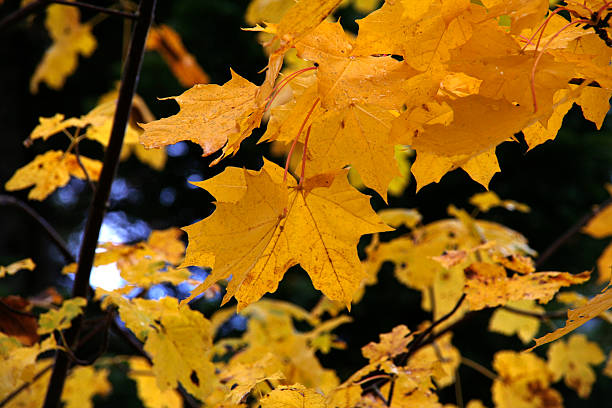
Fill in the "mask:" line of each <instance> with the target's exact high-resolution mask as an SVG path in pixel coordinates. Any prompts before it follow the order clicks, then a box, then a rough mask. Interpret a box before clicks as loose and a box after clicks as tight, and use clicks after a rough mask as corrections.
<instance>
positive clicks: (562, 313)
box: [501, 305, 567, 320]
mask: <svg viewBox="0 0 612 408" xmlns="http://www.w3.org/2000/svg"><path fill="white" fill-rule="evenodd" d="M501 308H502V309H505V310H507V311H509V312H512V313H516V314H519V315H523V316H530V317H535V318H537V319H540V320H548V319H561V318H564V317H566V316H567V310H556V311H554V312H547V313H539V312H532V311H530V310H521V309H517V308H514V307H512V306H508V305H505V306H502V307H501Z"/></svg>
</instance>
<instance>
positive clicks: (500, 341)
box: [0, 0, 612, 407]
mask: <svg viewBox="0 0 612 408" xmlns="http://www.w3.org/2000/svg"><path fill="white" fill-rule="evenodd" d="M5 3H6V4H5V5H4V6H1V7H0V16H3V15H6V14H7V13H8V12H10V11H11V10H14V9H15V8H16V7H17V3H18V2H17V1H6V2H5ZM158 3H159V4H158V11H157V17H156V21H157V22H159V23H164V24H168V25H170V26H171V27H173V28H174V29H175V30H176V31H178V32H179V34H180V35H181V36H182V39H183V42H184V43H185V45H186V47H187V49H188V50H189V51H190V52H192V53H193V54H194V55H195V57H196V58H197V60H198V62H199V63H200V65H201V66H202V67H203V69H204V70H205V71H206V73H207V74H208V75H209V76H210V78H211V82H212V83H218V84H221V83H224V82H226V81H227V80H228V79H229V78H230V73H229V68H230V67H231V68H233V69H234V70H235V71H236V72H238V73H239V74H240V75H242V76H244V77H245V78H247V79H249V80H250V81H252V82H255V83H259V82H261V80H262V75H261V74H258V72H259V71H260V70H261V69H262V68H264V67H265V65H266V59H265V56H264V54H263V52H262V50H261V47H260V46H259V45H258V44H257V42H256V38H255V35H254V34H253V33H251V32H246V31H241V30H240V27H245V26H246V25H247V24H246V23H245V22H244V19H243V16H244V11H245V8H246V6H247V4H248V2H247V1H246V0H243V1H241V0H232V1H229V0H226V1H217V0H182V1H160V2H158ZM97 4H101V5H110V4H112V3H110V2H105V1H101V2H98V3H97ZM82 14H83V18H82V20H83V21H87V20H88V19H89V18H91V17H92V16H93V15H94V14H93V13H91V12H83V13H82ZM337 15H338V16H341V21H342V22H343V23H346V27H347V28H348V29H352V30H354V29H355V24H354V23H352V22H353V20H354V18H355V17H357V16H358V14H357V13H356V12H355V11H353V10H352V9H350V8H349V9H342V10H340V11H339V12H338V13H337ZM43 21H44V18H43V16H42V15H41V16H37V17H35V18H34V19H33V20H31V21H29V22H21V23H19V24H18V25H16V26H14V27H12V28H11V29H9V30H6V31H4V32H0V97H1V98H2V99H1V102H0V164H1V165H0V190H3V187H2V186H3V185H4V183H5V182H6V181H7V180H8V179H9V178H10V177H11V175H12V174H13V173H14V171H15V170H16V169H17V168H19V167H21V166H23V165H25V164H26V163H28V162H29V161H31V160H32V159H33V158H34V157H35V156H36V155H37V154H40V153H42V152H44V151H46V150H49V149H50V148H55V149H61V148H66V146H67V139H66V138H64V137H62V136H55V137H53V138H51V139H50V140H49V141H48V142H46V143H43V142H37V143H35V144H34V145H33V146H32V147H30V148H25V147H24V146H23V144H22V142H23V140H25V139H26V138H27V136H28V135H29V133H30V132H31V130H32V129H33V128H34V127H35V125H36V124H37V122H38V117H39V116H52V115H54V114H55V113H57V112H61V113H64V114H65V115H66V117H70V116H80V115H82V114H84V113H86V112H87V111H89V110H90V109H91V108H92V107H93V106H95V104H96V101H97V99H98V97H99V96H101V95H102V94H104V93H106V92H108V91H109V90H111V89H112V88H113V87H114V85H115V83H116V81H118V79H119V72H120V60H121V54H122V27H123V23H122V21H121V20H120V19H119V18H117V17H109V18H107V19H106V20H105V21H103V22H101V23H100V24H98V25H97V26H96V27H95V29H94V34H95V36H96V37H97V39H98V48H97V49H96V51H95V52H94V54H93V55H92V57H90V58H86V59H83V58H80V62H79V67H78V70H77V72H76V73H75V74H74V75H72V76H70V77H69V78H68V80H67V82H66V85H65V86H64V88H63V89H62V90H61V91H53V90H49V89H48V88H46V86H45V85H41V87H40V91H39V93H38V94H36V95H31V94H30V93H29V80H30V77H31V75H32V73H33V71H34V68H35V67H36V65H37V63H38V62H39V60H40V59H41V58H42V55H43V53H44V50H45V49H46V48H47V47H48V46H49V44H50V40H49V38H48V35H47V33H46V31H45V29H44V26H43ZM184 90H185V89H184V88H182V87H181V86H180V85H179V83H178V82H177V80H176V79H175V78H174V77H173V76H172V74H171V72H170V70H169V69H168V67H167V66H166V64H165V62H164V61H163V60H162V59H161V57H159V56H158V55H157V54H155V53H151V52H149V53H147V54H146V56H145V61H144V65H143V69H142V74H141V77H140V85H139V88H138V93H139V94H140V95H141V96H142V97H143V98H144V100H145V101H146V103H147V104H148V105H149V107H150V109H151V110H152V111H153V113H154V114H155V116H156V117H158V118H159V117H165V116H169V115H171V114H174V113H176V112H177V110H178V107H177V105H176V104H175V103H174V102H172V101H157V100H156V98H158V97H166V96H173V95H179V94H180V93H182V92H183V91H184ZM611 126H612V125H611V124H610V121H609V120H608V121H607V122H606V123H604V126H603V129H602V130H601V131H599V132H598V131H596V129H595V127H594V125H593V124H592V123H590V122H587V121H585V120H584V119H583V118H582V116H581V113H580V111H579V109H577V108H574V109H572V111H571V112H570V114H569V115H568V116H567V117H566V119H565V122H564V127H563V129H562V130H561V131H560V132H559V135H558V136H557V139H556V140H555V141H554V142H547V143H545V144H544V145H541V146H539V147H537V148H536V149H534V150H533V151H531V152H529V153H526V151H527V146H526V145H525V144H524V143H504V144H502V145H500V146H499V147H498V149H497V153H498V157H499V160H500V166H501V168H502V172H501V173H498V174H497V175H495V177H494V178H493V181H492V183H491V186H490V187H491V189H492V190H493V191H495V192H497V193H498V194H499V195H500V196H501V197H502V198H507V199H514V200H517V201H520V202H524V203H526V204H528V205H529V206H531V208H532V211H531V212H530V213H529V214H522V213H513V212H507V211H505V210H499V209H497V210H495V209H494V210H492V211H491V212H489V213H487V214H485V215H483V216H482V218H484V219H488V220H492V221H496V222H500V223H502V224H504V225H506V226H508V227H510V228H513V229H516V230H518V231H519V232H521V233H523V234H524V235H525V236H526V237H527V238H528V239H529V241H530V245H531V246H532V248H534V249H535V250H537V251H539V252H542V251H543V250H544V249H545V248H546V247H547V246H548V245H549V244H551V243H552V242H553V241H554V240H555V239H556V238H557V237H559V236H560V235H561V234H562V233H563V232H564V231H565V230H566V229H568V228H569V227H570V226H571V225H572V224H573V223H575V222H576V221H577V220H578V219H579V218H580V217H581V216H582V215H583V214H584V213H586V212H588V211H589V210H590V209H591V208H592V206H593V205H595V204H597V203H600V202H602V201H604V200H605V199H606V198H607V197H608V193H607V192H606V191H605V189H604V184H605V183H607V182H610V181H611V170H612V138H611V135H610V133H611ZM261 133H262V132H261V130H256V131H255V132H254V134H253V136H252V137H251V138H249V139H248V140H247V141H245V142H244V143H243V146H242V148H241V150H240V152H239V154H238V155H237V156H236V157H234V158H232V159H230V160H225V161H224V162H222V164H221V165H220V166H217V167H214V168H210V167H209V166H208V164H209V163H210V161H211V160H212V159H213V158H214V157H213V158H201V157H200V154H201V150H200V148H199V147H198V146H196V145H193V144H189V143H185V142H183V143H181V144H179V145H178V146H175V147H174V148H171V149H170V150H169V152H170V156H169V158H168V163H167V165H166V169H165V171H163V172H157V171H155V170H152V169H150V168H149V167H147V166H145V165H142V164H141V163H140V162H138V161H137V160H136V159H135V158H130V159H129V160H128V161H126V162H123V163H122V164H121V165H120V168H119V174H118V179H117V181H116V183H115V185H114V187H113V192H112V197H111V207H110V211H109V214H108V216H107V219H106V221H105V227H104V228H106V229H107V231H110V232H112V233H113V234H114V235H113V236H114V237H115V239H120V240H122V241H125V242H132V241H138V240H142V239H145V238H146V237H147V236H148V233H149V231H150V230H151V229H162V228H167V227H170V226H179V227H181V226H185V225H189V224H191V223H193V222H195V221H197V220H200V219H202V218H205V217H206V216H208V215H209V214H210V213H211V212H212V210H213V209H214V206H213V205H212V204H211V196H210V195H208V193H206V192H205V191H203V190H201V189H194V188H190V187H189V185H188V183H187V181H186V180H187V179H188V178H189V179H191V180H201V179H206V178H209V177H211V176H212V175H214V174H216V173H218V172H220V171H221V170H222V169H223V167H224V166H226V165H235V166H246V167H248V168H258V167H259V166H260V165H261V159H260V157H261V154H262V153H267V151H268V146H267V145H265V144H261V145H256V144H255V142H256V141H257V139H258V138H259V137H260V136H261ZM519 139H520V137H519ZM81 152H82V153H84V154H85V155H86V156H89V157H94V158H99V159H101V158H102V149H101V148H100V147H99V145H96V144H95V143H93V142H83V144H82V150H81ZM483 190H484V189H483V187H482V186H480V185H478V184H477V183H475V182H473V181H471V179H470V178H469V177H468V176H467V175H466V174H465V173H464V172H463V171H461V170H458V171H454V172H452V173H450V174H448V175H446V176H445V177H444V178H443V179H442V181H441V182H440V183H439V184H433V185H429V186H426V187H424V188H423V189H422V190H421V191H420V192H419V193H418V194H415V185H414V183H412V184H411V185H410V186H409V187H408V188H407V190H406V192H405V194H404V195H403V196H402V197H397V198H391V199H390V201H389V206H390V207H405V208H417V209H418V210H419V211H420V212H421V213H422V214H423V216H424V222H425V223H428V222H431V221H434V220H438V219H441V218H445V217H446V208H447V206H448V205H449V204H451V203H453V204H455V205H456V206H458V207H463V208H467V209H469V210H471V209H472V208H471V207H470V205H469V204H468V201H467V200H468V199H469V197H470V196H471V195H472V194H474V193H476V192H480V191H483ZM0 193H5V192H4V191H1V192H0ZM370 193H371V194H372V195H373V196H374V197H373V198H372V204H373V206H374V208H375V209H380V208H384V203H383V202H382V200H381V199H380V197H377V196H376V194H375V193H373V192H370ZM10 194H12V195H14V196H16V197H19V198H21V199H23V200H25V201H27V190H25V191H19V192H15V193H10ZM90 199H91V191H90V190H89V187H88V186H87V184H86V183H84V182H82V181H80V180H74V179H73V180H72V181H71V182H70V184H69V185H68V186H67V187H66V188H64V189H62V190H60V191H57V192H55V193H54V194H53V195H52V196H51V197H49V198H48V199H47V200H46V201H44V202H42V203H39V202H30V205H32V207H34V208H35V209H36V210H37V211H38V212H40V213H41V214H42V215H43V216H44V217H45V218H46V219H47V220H48V221H49V222H50V223H51V224H52V225H53V226H54V227H55V228H56V229H57V230H58V231H59V232H60V234H61V235H62V236H63V237H64V238H65V239H66V240H67V241H68V242H69V244H70V246H71V249H72V250H73V252H74V253H75V254H76V252H77V251H78V245H79V234H80V232H81V231H82V229H83V226H84V222H85V217H86V213H87V206H88V204H89V201H90ZM607 241H608V240H594V239H592V238H589V237H587V236H585V235H582V234H577V235H575V236H574V237H573V238H572V239H570V240H569V241H568V242H567V243H566V244H565V246H564V247H563V248H562V249H561V250H560V251H558V252H557V253H556V254H555V255H554V256H553V257H552V258H550V259H549V261H547V262H546V264H545V265H543V270H560V271H569V272H574V273H576V272H580V271H583V270H590V269H593V268H594V267H595V263H596V260H597V257H598V256H599V254H600V253H601V251H602V250H603V248H604V247H605V246H606V244H607V243H608V242H607ZM25 257H31V258H33V259H34V261H35V262H36V264H37V265H38V267H37V269H36V270H35V271H34V272H22V273H20V274H18V275H17V276H15V277H11V278H7V279H3V280H2V282H1V283H0V296H6V295H8V294H15V293H19V294H22V295H31V294H34V293H37V292H39V291H40V290H42V289H44V288H46V287H48V286H50V285H59V286H60V288H61V290H62V291H63V292H64V293H68V292H69V285H70V283H71V282H70V280H69V279H68V278H65V277H62V276H61V274H60V271H61V268H62V266H63V262H64V261H63V258H62V257H61V255H60V253H59V252H58V251H57V249H56V248H55V247H54V246H53V245H52V244H50V243H49V241H48V239H47V237H46V235H44V234H43V233H41V231H40V229H39V227H38V226H37V225H36V223H34V222H33V221H32V220H31V219H29V218H28V217H26V216H25V215H24V214H23V213H21V212H19V211H18V210H16V209H14V208H10V207H0V264H1V265H6V264H8V263H11V262H13V261H15V260H18V259H22V258H25ZM392 272H393V271H392V267H391V265H385V266H384V267H383V270H382V271H381V273H380V275H379V280H380V282H379V283H378V284H377V285H375V286H373V287H371V288H369V289H368V291H367V292H366V295H365V297H364V299H363V300H362V301H361V303H359V304H357V305H354V307H353V309H352V312H351V316H353V318H354V323H352V324H348V325H345V326H342V327H341V328H339V329H338V330H337V333H338V334H339V335H340V337H341V339H342V340H344V341H346V342H347V344H348V349H347V350H338V351H333V352H331V353H330V354H328V355H324V356H321V360H322V362H323V364H324V365H325V366H326V367H330V368H334V369H336V370H337V372H338V374H339V376H340V377H341V379H345V378H346V377H347V376H348V375H350V373H351V372H352V371H354V370H355V369H358V368H360V367H361V366H362V365H363V364H364V363H365V360H364V359H363V358H362V357H361V354H360V348H361V347H362V346H363V345H365V344H367V343H368V342H370V341H372V340H377V339H378V334H379V333H383V332H388V331H390V330H391V329H392V328H393V327H395V326H396V325H398V324H401V323H404V324H407V325H408V326H409V327H410V328H412V329H414V328H416V326H417V324H418V323H419V322H420V321H422V320H423V319H427V318H430V316H429V315H428V314H426V313H424V312H422V311H421V310H420V307H419V305H420V294H419V293H418V292H416V291H412V290H409V289H407V288H405V287H404V286H402V285H401V284H399V283H398V282H397V281H396V280H395V278H394V277H393V273H392ZM162 289H163V288H159V290H161V292H162V293H163V290H162ZM599 289H600V288H599V287H595V286H593V285H585V286H584V287H583V288H581V291H582V292H583V293H585V294H587V295H589V296H590V295H593V294H595V293H596V292H597V291H598V290H599ZM159 290H158V292H157V293H158V294H159ZM152 296H153V294H152ZM272 296H273V297H276V298H280V299H285V300H289V301H292V302H294V303H297V304H299V305H302V306H304V307H305V308H307V309H310V308H311V307H313V306H314V305H315V304H316V302H317V300H318V298H319V296H320V294H319V293H318V292H316V291H315V290H314V289H313V288H312V285H311V283H310V280H309V279H307V277H306V275H305V273H304V272H303V271H302V270H300V269H298V268H294V269H292V270H290V271H289V272H288V273H287V275H286V276H285V278H284V280H283V281H282V282H281V284H280V287H279V290H278V291H277V292H276V293H275V294H273V295H272ZM196 307H199V308H201V309H202V310H204V311H205V313H207V314H210V313H212V312H213V311H214V310H215V309H216V308H217V307H218V300H216V301H214V302H209V303H207V302H206V301H198V302H197V303H196ZM556 307H560V306H558V305H555V304H552V305H551V306H549V309H552V310H554V309H555V308H556ZM488 315H490V313H489V312H482V316H481V318H478V319H474V320H472V321H470V322H469V323H468V324H467V325H465V326H463V327H462V328H461V330H460V331H458V332H456V334H455V337H454V344H455V345H456V346H457V347H458V348H459V349H460V350H461V352H462V353H463V354H464V355H465V356H466V357H469V358H471V359H473V360H476V361H479V362H481V363H483V364H484V365H486V366H488V367H490V363H491V361H492V356H493V354H494V353H495V352H496V351H498V350H501V349H506V348H510V349H516V350H521V349H523V345H522V343H520V341H519V340H518V339H517V338H516V337H506V336H502V335H498V334H494V333H489V332H488V331H487V329H486V327H487V324H488ZM557 324H560V322H557ZM583 332H587V334H588V336H589V339H590V340H593V341H597V342H599V344H600V345H601V346H602V347H603V348H604V351H605V352H606V354H607V353H608V352H610V350H611V349H612V347H611V345H612V330H611V329H610V327H609V326H607V325H605V324H603V323H601V322H599V321H597V322H594V323H592V324H589V325H586V326H585V327H584V329H583ZM112 347H113V345H111V350H112ZM114 347H115V348H116V350H115V351H116V352H121V351H123V352H125V350H122V349H121V348H120V346H119V345H115V346H114ZM545 350H546V347H543V348H542V349H540V350H539V351H538V353H539V354H540V355H543V354H544V351H545ZM600 369H601V367H600ZM600 369H599V370H600ZM599 370H598V371H599ZM115 374H116V373H115ZM115 374H114V375H113V379H114V380H115V384H114V385H115V394H113V396H112V397H109V398H107V399H103V400H98V403H99V406H111V405H112V404H114V403H116V401H119V400H121V405H122V406H126V404H128V401H133V402H134V404H137V402H136V400H135V399H134V398H135V397H134V388H133V385H132V383H131V382H129V381H121V380H120V378H122V377H121V375H115ZM460 375H461V380H462V383H463V395H464V399H465V401H466V402H467V401H469V400H470V399H472V398H480V399H482V400H483V401H484V402H485V404H487V405H489V406H491V405H492V404H491V401H490V396H489V393H490V391H489V390H490V385H491V384H490V380H488V379H487V378H485V377H483V376H482V375H480V374H478V373H476V372H474V371H473V370H471V369H470V368H466V367H462V368H461V370H460ZM556 388H557V389H560V390H561V391H562V392H563V396H564V399H565V402H566V406H568V407H580V406H605V405H606V403H608V401H610V399H611V398H612V379H610V378H608V377H603V376H601V375H598V379H597V382H596V384H595V386H594V389H593V393H592V396H591V398H590V400H589V401H588V402H587V401H585V400H580V399H579V398H577V397H576V394H575V393H574V392H573V391H571V390H568V389H566V388H565V386H564V385H562V383H559V384H557V385H556ZM454 392H455V391H454V389H453V387H452V386H451V387H449V388H447V389H445V390H443V391H442V392H441V397H442V401H443V402H453V403H454ZM136 406H137V405H136Z"/></svg>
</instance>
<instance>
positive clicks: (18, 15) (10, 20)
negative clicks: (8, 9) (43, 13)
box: [0, 0, 51, 32]
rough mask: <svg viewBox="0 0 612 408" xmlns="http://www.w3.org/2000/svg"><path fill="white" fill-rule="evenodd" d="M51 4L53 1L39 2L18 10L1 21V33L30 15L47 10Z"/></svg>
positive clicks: (41, 0)
mask: <svg viewBox="0 0 612 408" xmlns="http://www.w3.org/2000/svg"><path fill="white" fill-rule="evenodd" d="M49 4H51V0H38V1H34V2H32V3H30V4H28V5H27V6H25V7H21V8H20V9H18V10H15V11H14V12H12V13H11V14H9V15H8V16H6V17H4V18H3V19H2V20H0V32H2V30H4V29H6V28H7V27H10V26H11V25H13V24H15V23H16V22H18V21H19V20H21V19H24V18H26V17H27V16H29V15H30V14H34V13H38V12H39V11H40V10H42V9H43V8H45V7H46V6H47V5H49Z"/></svg>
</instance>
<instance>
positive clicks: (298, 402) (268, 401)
mask: <svg viewBox="0 0 612 408" xmlns="http://www.w3.org/2000/svg"><path fill="white" fill-rule="evenodd" d="M260 402H261V407H262V408H326V407H327V404H326V403H325V397H323V395H321V394H319V393H318V392H316V391H314V390H311V389H308V388H306V387H304V386H303V385H301V384H293V385H290V386H281V387H278V388H275V389H274V390H272V391H271V392H270V393H269V394H268V395H266V396H265V397H264V398H262V400H261V401H260Z"/></svg>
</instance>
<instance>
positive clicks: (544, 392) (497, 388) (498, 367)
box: [492, 351, 563, 408]
mask: <svg viewBox="0 0 612 408" xmlns="http://www.w3.org/2000/svg"><path fill="white" fill-rule="evenodd" d="M493 368H494V369H495V371H497V372H498V373H499V379H496V380H495V381H493V387H492V393H493V402H495V406H496V407H497V408H516V407H524V408H561V407H562V406H563V403H562V401H563V400H562V399H561V394H559V392H558V391H556V390H554V389H552V388H550V384H551V382H552V376H553V374H552V373H551V372H550V370H549V369H548V367H547V365H546V363H545V362H544V360H542V359H541V358H539V357H538V356H536V355H535V354H532V353H516V352H513V351H500V352H497V353H495V357H494V358H493Z"/></svg>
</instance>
